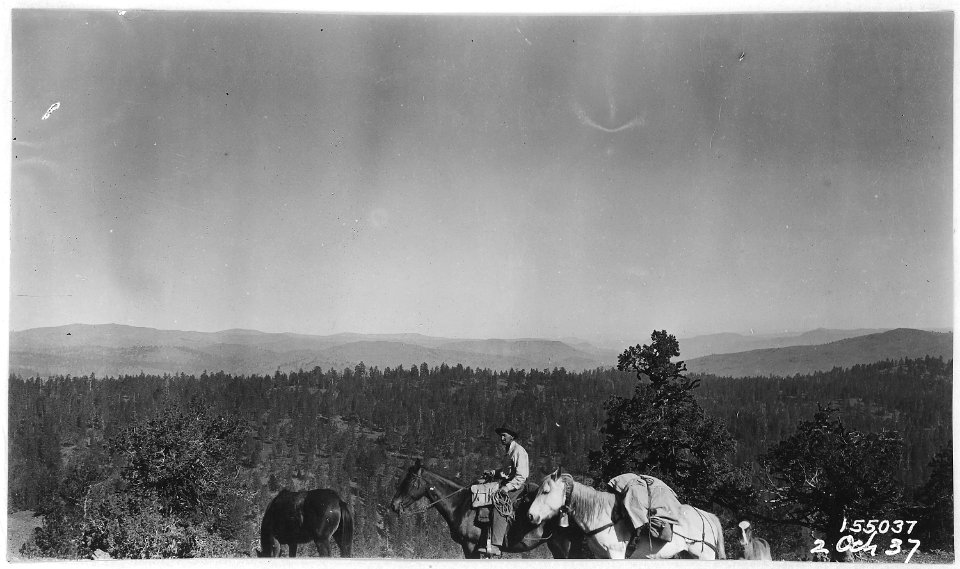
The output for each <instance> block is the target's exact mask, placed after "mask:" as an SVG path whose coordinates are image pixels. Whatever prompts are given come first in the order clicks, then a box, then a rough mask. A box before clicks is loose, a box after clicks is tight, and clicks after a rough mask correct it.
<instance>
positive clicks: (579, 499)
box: [560, 473, 616, 523]
mask: <svg viewBox="0 0 960 569" xmlns="http://www.w3.org/2000/svg"><path fill="white" fill-rule="evenodd" d="M560 478H561V479H562V480H563V483H564V485H565V486H566V487H567V493H568V496H567V501H568V503H569V506H570V509H571V510H573V512H574V513H575V514H576V515H577V517H578V519H580V521H581V522H583V523H590V522H592V521H594V520H596V519H600V518H601V517H604V516H605V517H606V518H607V520H608V521H609V519H610V517H611V516H612V515H613V507H614V504H615V503H616V495H614V494H612V493H610V492H601V491H599V490H594V489H593V488H591V487H589V486H587V485H585V484H581V483H579V482H577V481H576V480H574V479H573V476H571V475H570V474H567V473H564V474H561V475H560Z"/></svg>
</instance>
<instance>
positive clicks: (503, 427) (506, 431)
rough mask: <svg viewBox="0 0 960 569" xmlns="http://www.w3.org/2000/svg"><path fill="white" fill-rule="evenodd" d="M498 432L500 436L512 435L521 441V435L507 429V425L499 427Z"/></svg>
mask: <svg viewBox="0 0 960 569" xmlns="http://www.w3.org/2000/svg"><path fill="white" fill-rule="evenodd" d="M496 431H497V434H498V435H502V434H503V433H507V434H508V435H510V436H511V437H513V438H515V439H519V438H520V435H519V434H518V433H517V432H516V431H514V430H513V429H511V428H510V427H507V426H505V425H501V426H499V427H497V429H496Z"/></svg>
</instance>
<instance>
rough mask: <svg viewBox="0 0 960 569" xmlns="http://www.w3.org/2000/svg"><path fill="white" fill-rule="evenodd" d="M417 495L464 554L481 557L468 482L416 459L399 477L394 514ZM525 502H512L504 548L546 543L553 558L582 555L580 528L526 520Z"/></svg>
mask: <svg viewBox="0 0 960 569" xmlns="http://www.w3.org/2000/svg"><path fill="white" fill-rule="evenodd" d="M536 490H537V489H536V485H535V484H528V489H527V495H528V496H533V495H534V494H535V493H536ZM421 498H425V499H427V500H429V501H430V505H431V506H433V507H435V508H436V509H437V512H439V513H440V515H441V516H442V517H443V519H444V520H445V521H446V522H447V525H449V526H450V537H452V538H453V540H454V541H456V542H457V543H458V544H459V545H460V547H461V548H463V556H464V557H466V558H467V559H478V558H481V557H482V553H481V552H480V551H479V548H480V546H481V543H480V540H481V535H482V532H481V529H480V527H478V526H477V523H476V521H477V510H476V508H474V507H473V505H472V498H471V496H470V486H469V485H467V484H463V483H462V482H459V481H457V480H454V479H451V478H448V477H446V476H443V475H440V474H438V473H436V472H431V471H429V470H427V469H426V468H424V467H423V465H422V464H420V461H419V460H417V462H416V463H415V464H414V465H413V466H411V467H410V468H409V470H407V475H406V476H405V477H404V479H403V480H401V481H400V484H399V485H398V486H397V493H396V494H395V495H394V497H393V500H392V502H391V504H390V505H391V507H392V508H393V511H395V512H396V513H397V514H398V515H403V510H404V509H406V508H407V507H409V506H410V505H411V504H413V503H415V502H416V501H417V500H420V499H421ZM529 506H530V502H529V500H526V501H525V500H519V501H518V503H517V504H516V513H515V516H514V520H515V521H514V522H513V523H512V524H511V526H510V528H509V529H508V530H507V536H506V542H507V545H506V547H504V548H502V549H503V551H504V552H506V553H521V552H523V551H529V550H531V549H534V548H535V547H538V546H540V545H542V544H544V543H546V544H547V548H549V549H550V552H551V553H553V557H554V558H555V559H570V558H582V547H581V544H582V543H583V532H582V531H580V530H579V529H577V528H575V527H572V526H571V527H560V526H559V524H558V523H557V522H556V521H551V522H547V523H546V524H540V525H533V524H531V523H529V522H528V521H527V508H528V507H529Z"/></svg>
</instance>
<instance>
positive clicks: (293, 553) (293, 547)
mask: <svg viewBox="0 0 960 569" xmlns="http://www.w3.org/2000/svg"><path fill="white" fill-rule="evenodd" d="M289 547H290V557H296V556H297V542H295V541H294V542H292V543H290V544H289Z"/></svg>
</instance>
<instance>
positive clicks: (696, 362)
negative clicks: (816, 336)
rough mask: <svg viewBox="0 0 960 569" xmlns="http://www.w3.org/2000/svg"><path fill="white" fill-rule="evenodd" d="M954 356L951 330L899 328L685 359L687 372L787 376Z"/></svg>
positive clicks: (732, 375)
mask: <svg viewBox="0 0 960 569" xmlns="http://www.w3.org/2000/svg"><path fill="white" fill-rule="evenodd" d="M924 356H932V357H942V358H943V359H945V360H947V359H951V358H953V333H952V332H928V331H925V330H913V329H908V328H898V329H896V330H888V331H886V332H879V333H875V334H866V335H863V336H855V337H853V338H846V339H843V340H837V341H834V342H828V343H825V344H819V345H809V344H807V345H795V346H784V347H778V348H765V349H759V350H751V351H747V352H738V353H730V354H717V355H710V356H704V357H701V358H694V359H692V360H688V361H687V362H686V363H687V370H688V371H690V372H702V373H712V374H715V375H720V376H730V377H746V376H768V375H779V376H790V375H794V374H798V373H799V374H808V373H813V372H815V371H829V370H831V369H833V368H834V367H852V366H854V365H856V364H865V363H874V362H878V361H881V360H886V359H890V360H897V359H900V358H922V357H924Z"/></svg>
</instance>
